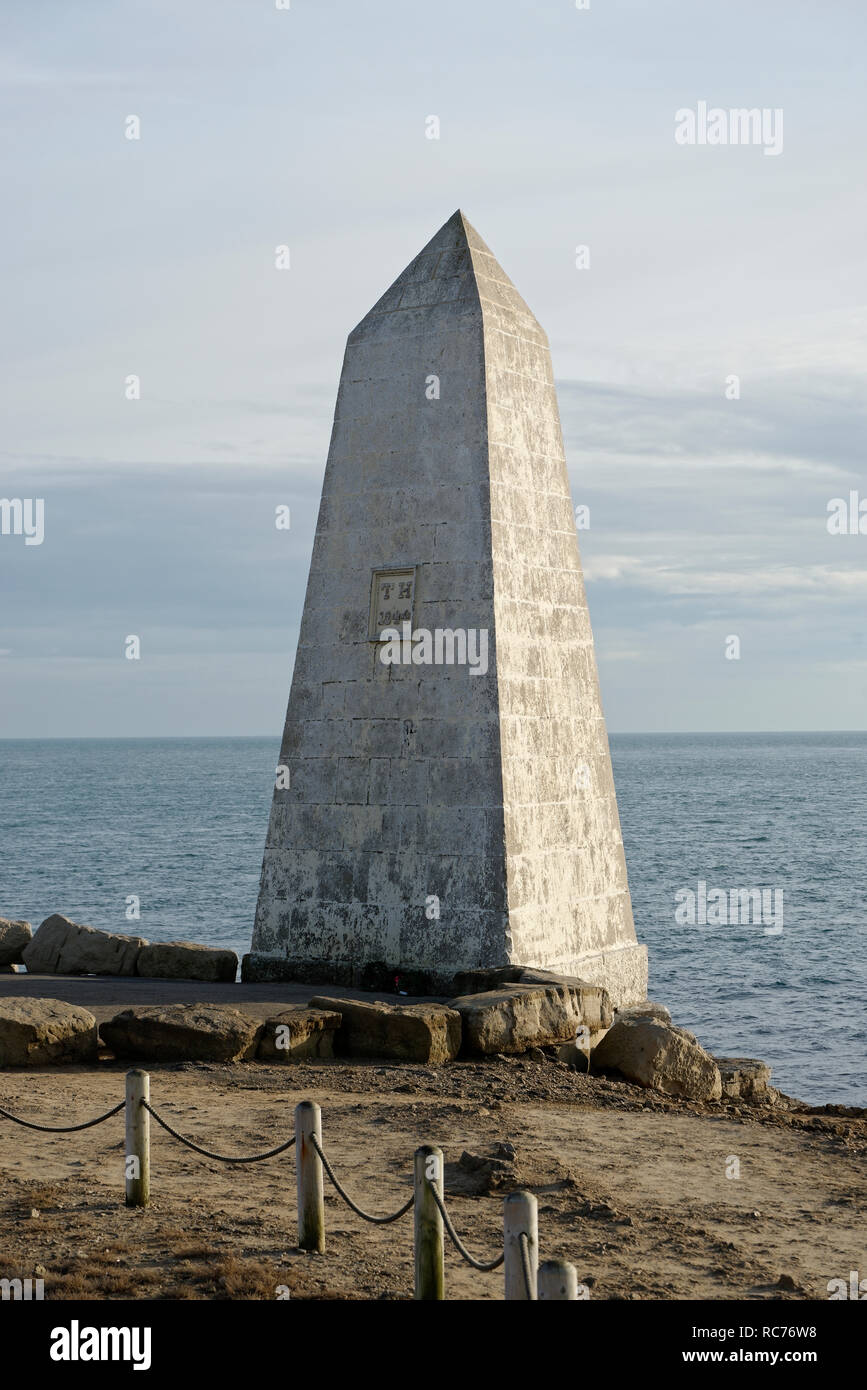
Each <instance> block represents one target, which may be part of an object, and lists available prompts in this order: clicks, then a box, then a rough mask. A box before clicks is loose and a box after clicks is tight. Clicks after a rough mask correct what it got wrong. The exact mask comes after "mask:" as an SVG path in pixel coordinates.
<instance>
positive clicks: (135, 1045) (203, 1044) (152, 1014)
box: [100, 1004, 262, 1062]
mask: <svg viewBox="0 0 867 1390" xmlns="http://www.w3.org/2000/svg"><path fill="white" fill-rule="evenodd" d="M100 1032H101V1034H102V1040H103V1042H104V1043H105V1045H106V1047H109V1048H111V1050H112V1052H113V1053H114V1054H115V1056H116V1057H123V1058H127V1057H129V1058H132V1059H134V1060H138V1061H142V1062H245V1061H249V1060H251V1059H252V1058H253V1057H255V1056H256V1049H257V1046H258V1043H259V1037H260V1034H261V1032H262V1024H261V1023H260V1022H259V1020H258V1019H255V1018H250V1017H248V1015H247V1014H242V1013H241V1012H240V1011H239V1010H238V1009H232V1008H229V1007H228V1006H226V1005H223V1004H154V1005H140V1006H138V1007H136V1008H134V1009H124V1010H123V1011H122V1012H121V1013H119V1014H115V1016H114V1018H113V1019H111V1020H110V1022H108V1023H103V1024H102V1026H101V1028H100Z"/></svg>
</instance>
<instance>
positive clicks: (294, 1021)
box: [256, 1004, 340, 1062]
mask: <svg viewBox="0 0 867 1390" xmlns="http://www.w3.org/2000/svg"><path fill="white" fill-rule="evenodd" d="M339 1027H340V1014H339V1013H338V1012H337V1011H336V1010H334V1009H309V1008H305V1006H304V1005H303V1004H292V1005H288V1006H287V1007H286V1008H285V1009H283V1010H282V1011H281V1012H280V1013H279V1014H275V1015H274V1017H273V1018H269V1019H266V1020H265V1024H264V1027H263V1029H262V1032H261V1034H260V1036H259V1047H258V1051H257V1053H256V1057H257V1059H258V1061H260V1062H301V1061H306V1060H307V1059H308V1058H310V1057H316V1058H321V1057H333V1056H334V1035H335V1033H336V1032H337V1029H338V1028H339Z"/></svg>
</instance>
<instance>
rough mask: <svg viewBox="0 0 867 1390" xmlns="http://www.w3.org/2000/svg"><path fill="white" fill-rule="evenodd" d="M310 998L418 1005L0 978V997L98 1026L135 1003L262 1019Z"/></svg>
mask: <svg viewBox="0 0 867 1390" xmlns="http://www.w3.org/2000/svg"><path fill="white" fill-rule="evenodd" d="M314 994H327V995H330V996H331V997H332V998H335V999H366V1000H367V1001H368V1003H370V1002H371V1001H372V1000H374V999H384V1000H385V1001H386V1002H387V1003H389V1004H410V1003H412V1004H417V1003H419V1002H420V1000H419V999H418V998H415V997H413V998H412V999H409V998H407V997H406V996H405V995H396V994H384V993H381V992H377V993H369V992H367V991H365V990H361V989H341V988H340V987H339V986H338V985H330V984H327V983H323V984H321V985H302V984H276V985H275V984H208V983H206V982H205V981H204V980H145V979H140V978H139V976H138V975H0V998H4V997H5V998H9V997H12V998H19V999H22V998H30V999H33V998H37V999H62V1000H64V1001H65V1002H66V1003H67V1004H81V1005H82V1006H83V1007H84V1008H85V1009H90V1012H91V1013H92V1014H93V1015H94V1017H95V1018H96V1020H97V1022H99V1023H103V1022H105V1020H106V1019H108V1018H113V1017H114V1015H115V1014H116V1013H119V1012H120V1010H121V1009H129V1008H132V1007H133V1006H134V1005H136V1004H231V1005H232V1007H233V1008H236V1009H241V1010H242V1011H243V1012H244V1013H247V1014H252V1016H253V1017H254V1018H267V1017H268V1016H269V1015H270V1014H273V1013H276V1012H277V1011H278V1009H279V1006H280V1005H281V1004H306V1003H307V1002H308V1001H309V1000H310V999H312V998H313V995H314Z"/></svg>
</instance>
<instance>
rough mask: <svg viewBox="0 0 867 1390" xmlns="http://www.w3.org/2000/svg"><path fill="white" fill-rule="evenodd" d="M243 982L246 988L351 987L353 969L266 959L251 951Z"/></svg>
mask: <svg viewBox="0 0 867 1390" xmlns="http://www.w3.org/2000/svg"><path fill="white" fill-rule="evenodd" d="M241 981H242V983H244V984H248V983H249V984H278V985H282V984H302V985H324V984H329V985H340V986H341V987H342V986H350V985H351V984H352V981H353V970H352V966H351V965H350V964H348V963H343V964H341V963H339V962H337V963H335V962H334V961H328V960H320V959H315V958H314V959H309V960H306V959H299V958H298V957H294V956H293V957H292V958H291V959H290V958H288V957H286V956H273V955H271V956H269V955H263V954H262V952H260V951H248V952H247V954H246V955H244V956H242V957H241Z"/></svg>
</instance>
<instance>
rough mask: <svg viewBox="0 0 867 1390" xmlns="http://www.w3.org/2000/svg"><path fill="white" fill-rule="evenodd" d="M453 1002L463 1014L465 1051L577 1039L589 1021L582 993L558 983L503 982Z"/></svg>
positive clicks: (520, 1048)
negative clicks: (578, 1031) (506, 983)
mask: <svg viewBox="0 0 867 1390" xmlns="http://www.w3.org/2000/svg"><path fill="white" fill-rule="evenodd" d="M593 1003H594V1005H596V1004H598V1001H597V1000H596V999H594V1000H593ZM449 1005H450V1007H451V1008H453V1009H456V1010H457V1012H458V1013H459V1014H460V1016H461V1026H462V1029H463V1050H464V1052H467V1053H471V1054H472V1053H478V1054H483V1055H485V1054H491V1053H497V1052H504V1053H507V1054H508V1053H516V1052H526V1051H527V1049H528V1048H530V1047H544V1046H546V1045H547V1044H556V1043H565V1042H569V1041H573V1042H574V1039H575V1033H576V1031H577V1030H578V1028H579V1027H580V1026H581V1024H582V1023H583V1021H584V1020H583V1015H582V1012H581V1000H580V995H579V991H577V990H572V989H570V988H568V987H566V986H563V985H556V984H517V985H503V987H502V988H501V989H498V990H488V991H486V992H485V993H482V994H464V995H459V996H458V998H457V999H451V1000H450V1001H449ZM586 1026H589V1025H586Z"/></svg>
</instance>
